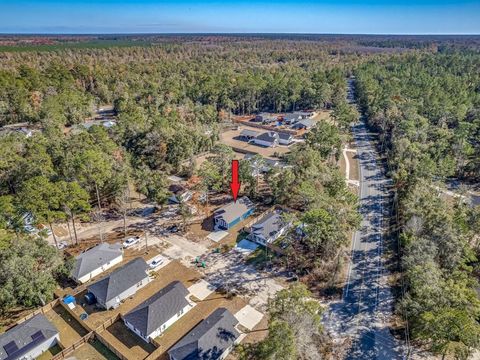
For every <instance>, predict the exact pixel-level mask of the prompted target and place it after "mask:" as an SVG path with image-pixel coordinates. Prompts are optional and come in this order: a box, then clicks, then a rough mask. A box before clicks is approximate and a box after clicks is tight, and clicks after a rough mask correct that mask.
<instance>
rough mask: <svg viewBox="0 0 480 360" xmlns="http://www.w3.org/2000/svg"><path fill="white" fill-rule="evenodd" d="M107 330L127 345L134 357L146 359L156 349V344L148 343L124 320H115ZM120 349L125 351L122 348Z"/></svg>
mask: <svg viewBox="0 0 480 360" xmlns="http://www.w3.org/2000/svg"><path fill="white" fill-rule="evenodd" d="M106 331H107V332H108V333H110V334H111V335H112V336H114V337H115V338H116V339H117V340H118V341H119V342H120V343H121V344H122V346H125V347H126V348H127V349H128V353H130V354H132V355H133V356H134V357H132V359H144V358H146V357H147V356H148V355H150V354H151V353H152V352H154V351H155V349H156V348H155V346H153V345H152V344H150V343H146V342H145V341H143V340H142V339H141V338H140V337H139V336H137V335H136V334H134V333H133V332H132V331H130V330H129V329H128V328H127V327H126V326H125V324H124V323H123V321H122V320H117V321H115V322H114V323H113V324H112V325H110V326H109V327H108V328H107V330H106ZM104 334H105V333H102V335H104ZM112 345H113V344H112ZM118 350H120V351H121V352H122V353H125V352H124V351H122V350H121V349H118Z"/></svg>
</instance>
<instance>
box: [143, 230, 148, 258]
mask: <svg viewBox="0 0 480 360" xmlns="http://www.w3.org/2000/svg"><path fill="white" fill-rule="evenodd" d="M144 232H145V254H146V253H147V252H148V230H147V228H145V231H144Z"/></svg>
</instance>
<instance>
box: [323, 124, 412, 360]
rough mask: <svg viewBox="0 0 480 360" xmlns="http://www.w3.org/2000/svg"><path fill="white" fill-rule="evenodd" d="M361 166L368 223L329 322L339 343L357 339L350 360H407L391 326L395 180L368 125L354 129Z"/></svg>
mask: <svg viewBox="0 0 480 360" xmlns="http://www.w3.org/2000/svg"><path fill="white" fill-rule="evenodd" d="M353 134H354V138H355V142H356V146H357V156H358V160H359V166H360V205H361V214H362V223H361V227H360V229H359V230H358V231H357V232H356V233H355V235H354V239H353V243H352V253H351V263H350V266H349V272H348V278H347V283H346V285H345V288H344V291H343V296H342V300H341V301H339V302H335V303H333V304H331V306H330V307H329V309H328V310H327V311H326V313H325V315H324V324H325V328H326V329H327V331H329V332H330V334H331V335H332V336H333V337H334V339H345V338H349V339H351V344H352V345H351V347H350V349H349V350H348V352H347V359H371V360H375V359H379V360H395V359H403V358H405V355H404V346H403V343H402V341H400V340H398V339H396V338H395V337H394V336H393V335H392V333H391V331H390V329H389V327H388V323H389V321H390V320H391V319H392V316H393V311H394V296H393V293H392V288H391V286H390V285H389V283H388V281H387V280H388V276H389V273H388V269H387V267H386V262H387V261H388V259H387V258H385V252H384V249H385V248H387V247H388V246H390V244H389V243H388V242H389V241H391V240H388V239H389V238H388V237H386V236H385V231H386V229H387V226H388V225H387V222H388V218H389V216H390V214H391V196H390V195H391V194H390V187H391V180H390V179H388V178H387V177H386V173H385V172H386V171H385V168H384V166H383V165H382V164H381V162H380V161H379V160H378V153H377V151H376V149H375V146H374V144H373V143H372V140H375V138H374V136H375V135H374V134H370V133H369V132H368V130H367V127H366V125H365V123H364V122H363V121H362V122H360V123H358V124H356V125H355V126H354V127H353Z"/></svg>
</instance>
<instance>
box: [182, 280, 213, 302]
mask: <svg viewBox="0 0 480 360" xmlns="http://www.w3.org/2000/svg"><path fill="white" fill-rule="evenodd" d="M188 291H189V292H190V294H192V295H193V296H195V297H196V298H197V299H200V300H205V299H206V298H207V297H208V296H209V295H210V294H211V293H213V292H214V291H215V286H213V285H211V284H209V283H208V282H206V281H205V280H200V281H198V282H197V283H195V284H193V285H192V286H190V287H189V288H188Z"/></svg>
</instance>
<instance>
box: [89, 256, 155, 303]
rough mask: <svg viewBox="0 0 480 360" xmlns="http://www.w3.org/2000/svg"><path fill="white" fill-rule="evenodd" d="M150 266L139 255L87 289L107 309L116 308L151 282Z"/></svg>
mask: <svg viewBox="0 0 480 360" xmlns="http://www.w3.org/2000/svg"><path fill="white" fill-rule="evenodd" d="M148 270H149V266H148V265H147V263H146V262H145V260H144V259H142V258H140V257H138V258H135V259H133V260H131V261H130V262H128V263H126V264H125V265H123V266H122V267H119V268H118V269H116V270H115V271H113V272H112V273H110V274H109V275H107V276H105V277H103V278H101V279H100V280H98V281H97V282H95V283H93V284H91V285H90V286H89V287H88V288H87V289H88V291H89V292H90V293H91V294H93V296H94V297H95V299H96V300H97V304H98V305H100V306H101V307H103V308H105V309H107V310H108V309H112V308H116V307H118V306H119V305H120V303H121V302H122V301H123V300H125V299H127V298H129V297H130V296H133V295H135V293H136V292H137V291H138V290H140V289H141V288H142V287H144V286H145V285H147V284H148V283H149V282H150V277H149V276H148V274H147V271H148Z"/></svg>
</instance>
